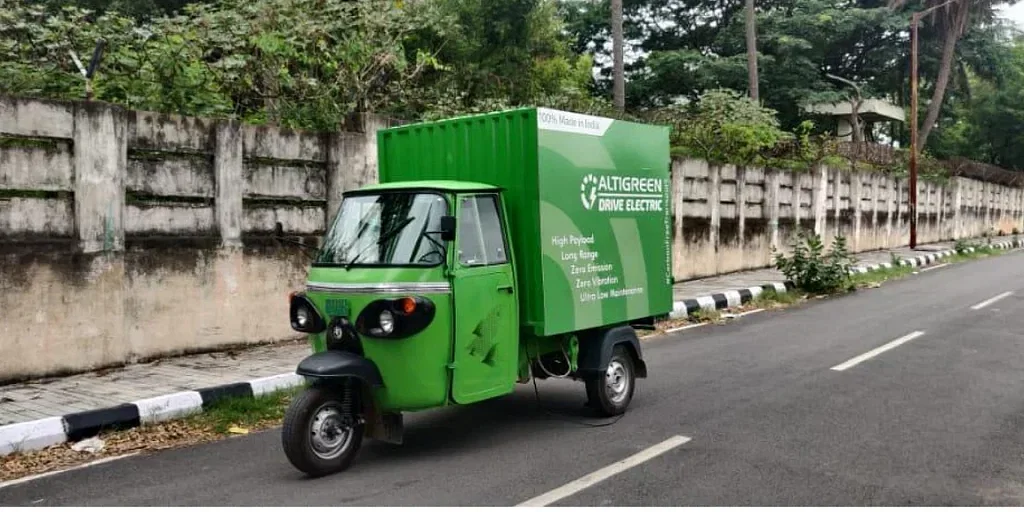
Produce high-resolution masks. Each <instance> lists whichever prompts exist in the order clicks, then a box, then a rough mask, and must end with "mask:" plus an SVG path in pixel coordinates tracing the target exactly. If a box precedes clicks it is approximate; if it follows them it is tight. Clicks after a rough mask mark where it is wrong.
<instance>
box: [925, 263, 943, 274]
mask: <svg viewBox="0 0 1024 512" xmlns="http://www.w3.org/2000/svg"><path fill="white" fill-rule="evenodd" d="M948 266H949V263H943V264H942V265H935V266H934V267H928V268H923V269H921V272H931V271H932V270H936V269H940V268H942V267H948Z"/></svg>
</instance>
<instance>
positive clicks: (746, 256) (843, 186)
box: [672, 159, 1024, 280]
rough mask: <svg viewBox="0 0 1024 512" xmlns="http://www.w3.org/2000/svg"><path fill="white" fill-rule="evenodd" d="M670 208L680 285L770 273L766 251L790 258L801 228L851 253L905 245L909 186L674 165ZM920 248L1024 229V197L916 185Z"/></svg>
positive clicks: (821, 174) (851, 177) (868, 178)
mask: <svg viewBox="0 0 1024 512" xmlns="http://www.w3.org/2000/svg"><path fill="white" fill-rule="evenodd" d="M672 180H673V190H674V195H675V197H676V200H675V201H674V206H675V210H674V212H673V215H674V221H675V226H674V227H675V240H674V249H673V252H674V260H673V265H674V273H675V278H676V279H677V280H686V279H692V278H697V277H704V276H709V275H715V274H723V273H728V272H735V271H739V270H745V269H751V268H758V267H766V266H770V265H771V264H772V248H773V247H774V248H777V250H780V251H788V248H789V246H790V243H791V242H792V241H793V240H794V236H795V235H796V233H797V227H798V226H799V228H800V229H802V230H805V231H814V232H816V233H818V234H820V235H821V236H822V240H823V241H824V242H825V244H831V243H832V241H833V239H834V238H835V236H836V235H837V234H839V235H842V236H843V237H845V238H846V240H847V244H848V246H849V248H850V250H851V251H854V252H862V251H870V250H877V249H885V248H891V247H899V246H903V245H907V244H908V243H909V240H910V207H909V198H910V193H909V186H908V184H907V182H906V180H901V179H894V178H891V177H887V176H883V175H881V174H878V173H871V172H851V171H849V170H845V171H843V170H834V169H827V168H819V169H817V170H814V171H811V172H805V173H793V172H789V171H778V170H772V169H759V168H746V169H744V168H737V167H735V166H732V165H725V166H713V165H708V163H707V162H704V161H702V160H685V159H679V160H675V161H674V162H673V167H672ZM917 218H918V221H917V222H918V224H917V227H918V243H919V244H926V243H930V242H938V241H945V240H952V239H958V238H966V237H977V236H982V235H984V234H985V233H986V232H992V233H997V232H999V231H1002V232H1003V233H1005V234H1009V233H1012V232H1013V231H1014V230H1015V229H1016V230H1024V190H1022V189H1018V188H1011V187H1006V186H1002V185H996V184H991V183H983V182H980V181H976V180H970V179H965V178H953V179H951V180H949V182H948V183H946V184H944V185H940V184H936V183H928V182H919V183H918V212H917Z"/></svg>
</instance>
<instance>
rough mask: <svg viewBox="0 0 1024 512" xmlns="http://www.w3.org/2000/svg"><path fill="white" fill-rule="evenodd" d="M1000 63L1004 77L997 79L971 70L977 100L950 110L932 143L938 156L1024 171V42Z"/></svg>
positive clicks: (1003, 55) (1001, 57)
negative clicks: (984, 76)
mask: <svg viewBox="0 0 1024 512" xmlns="http://www.w3.org/2000/svg"><path fill="white" fill-rule="evenodd" d="M996 59H997V61H998V75H997V76H996V77H994V78H992V79H985V78H982V77H980V76H979V75H977V74H976V73H973V72H970V71H968V77H967V79H968V80H969V81H970V84H971V85H970V88H971V96H970V97H963V98H957V100H956V101H955V102H954V103H953V104H952V105H951V107H950V108H948V111H949V112H950V113H951V114H950V115H949V117H948V119H947V122H945V123H944V124H943V125H942V126H941V127H940V128H939V129H938V130H936V131H935V136H934V137H933V142H932V144H931V147H932V148H933V153H934V154H935V156H937V157H941V158H953V157H964V158H969V159H973V160H977V161H981V162H985V163H989V164H993V165H997V166H1000V167H1003V168H1006V169H1015V170H1024V39H1021V38H1018V39H1017V40H1016V41H1015V42H1014V43H1013V45H1012V46H1009V47H1005V48H1003V49H1002V52H1001V54H1000V55H998V56H996Z"/></svg>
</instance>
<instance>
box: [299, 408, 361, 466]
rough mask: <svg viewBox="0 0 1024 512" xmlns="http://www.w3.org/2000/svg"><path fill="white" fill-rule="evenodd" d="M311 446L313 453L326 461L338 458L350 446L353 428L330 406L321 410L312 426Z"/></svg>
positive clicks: (314, 418)
mask: <svg viewBox="0 0 1024 512" xmlns="http://www.w3.org/2000/svg"><path fill="white" fill-rule="evenodd" d="M309 435H310V445H311V446H312V447H313V453H315V454H316V455H317V456H318V457H321V458H324V459H331V458H334V457H337V456H338V454H340V453H341V452H343V451H344V450H345V448H346V447H347V446H348V443H349V440H350V439H351V438H352V428H351V427H350V426H348V425H347V424H346V422H345V421H344V419H343V417H342V415H341V412H339V411H338V409H336V408H334V407H330V406H325V407H322V408H320V410H318V411H317V412H316V414H315V415H313V421H312V424H311V425H310V432H309Z"/></svg>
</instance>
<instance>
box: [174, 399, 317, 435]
mask: <svg viewBox="0 0 1024 512" xmlns="http://www.w3.org/2000/svg"><path fill="white" fill-rule="evenodd" d="M301 390H302V388H296V389H288V390H280V391H275V392H273V393H269V394H266V395H262V396H258V397H255V398H248V397H246V398H236V397H232V398H225V399H223V400H218V401H216V402H214V403H212V404H211V405H210V406H209V407H207V408H206V409H205V410H204V411H203V412H201V413H199V414H197V415H195V416H192V417H190V418H189V420H190V421H192V422H193V423H194V424H195V425H196V426H199V427H206V428H209V429H211V430H212V431H213V432H216V433H218V434H228V433H231V432H230V430H231V428H232V427H235V428H242V429H253V428H255V429H261V428H265V427H266V426H268V425H273V424H275V423H277V422H279V421H281V418H283V417H284V412H285V410H287V409H288V404H290V403H291V401H292V399H294V398H295V397H296V396H297V395H298V394H299V392H301Z"/></svg>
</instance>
